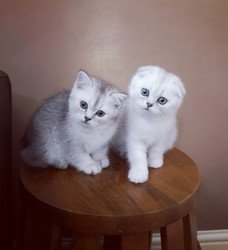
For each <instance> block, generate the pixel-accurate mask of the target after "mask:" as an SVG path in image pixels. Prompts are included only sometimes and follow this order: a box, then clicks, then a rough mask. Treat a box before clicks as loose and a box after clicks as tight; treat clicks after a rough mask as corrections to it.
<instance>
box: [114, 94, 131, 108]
mask: <svg viewBox="0 0 228 250" xmlns="http://www.w3.org/2000/svg"><path fill="white" fill-rule="evenodd" d="M111 97H112V99H113V101H114V103H115V105H116V107H119V106H120V105H121V104H122V103H123V102H124V101H125V100H126V99H127V95H126V94H124V93H121V92H116V93H113V94H111Z"/></svg>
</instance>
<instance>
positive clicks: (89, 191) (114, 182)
mask: <svg viewBox="0 0 228 250" xmlns="http://www.w3.org/2000/svg"><path fill="white" fill-rule="evenodd" d="M110 159H111V166H110V167H109V168H107V169H104V170H103V171H102V173H101V174H98V175H95V176H92V175H85V174H83V173H81V172H78V171H76V170H75V169H71V168H68V169H67V170H57V169H53V168H48V169H47V168H46V169H45V168H32V167H29V166H22V168H21V184H22V185H21V186H22V195H23V200H24V204H25V208H26V209H24V211H25V216H24V218H26V222H25V223H24V230H23V237H22V238H23V239H24V243H23V246H24V247H22V248H23V249H29V250H31V249H33V250H34V249H39V250H41V249H42V250H44V249H61V248H59V245H58V244H57V243H56V242H57V241H56V238H57V235H58V232H59V228H64V229H67V230H70V231H71V232H74V233H75V237H74V238H73V242H72V244H71V249H82V250H93V249H94V250H98V249H105V250H112V249H113V250H114V249H122V250H144V249H147V250H148V249H150V247H151V232H152V231H154V230H156V229H158V230H160V232H161V241H162V249H163V250H164V249H168V250H170V249H172V250H179V249H180V250H181V249H182V250H190V249H191V250H193V249H194V250H195V249H200V246H199V244H198V241H197V228H196V217H195V203H196V191H197V189H198V187H199V183H200V178H199V171H198V169H197V167H196V165H195V164H194V162H193V161H192V160H191V159H190V158H189V157H188V156H187V155H185V154H184V153H183V152H181V151H179V150H177V149H174V150H172V151H170V152H168V153H167V154H166V156H165V163H164V166H163V167H162V168H160V169H150V176H149V180H148V181H147V182H146V183H143V184H133V183H130V182H129V181H128V179H127V171H128V166H127V164H126V162H125V161H124V160H122V159H121V158H119V157H118V156H117V155H114V154H111V155H110ZM54 225H56V226H58V227H56V226H54ZM53 226H54V227H53ZM31 227H33V229H31ZM26 228H27V229H26ZM28 228H29V229H28ZM49 229H51V230H49ZM48 230H49V231H48ZM48 232H49V233H48ZM53 232H54V233H53ZM48 241H49V244H46V243H47V242H48ZM44 242H46V243H45V244H46V245H45V244H44ZM42 244H43V245H42Z"/></svg>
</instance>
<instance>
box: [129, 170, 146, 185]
mask: <svg viewBox="0 0 228 250" xmlns="http://www.w3.org/2000/svg"><path fill="white" fill-rule="evenodd" d="M148 175H149V172H148V169H134V168H131V169H130V170H129V172H128V179H129V180H130V181H131V182H134V183H143V182H145V181H147V180H148Z"/></svg>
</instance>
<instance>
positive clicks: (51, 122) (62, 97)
mask: <svg viewBox="0 0 228 250" xmlns="http://www.w3.org/2000/svg"><path fill="white" fill-rule="evenodd" d="M69 96H70V91H62V92H60V93H58V94H56V95H54V96H52V97H50V98H48V99H47V100H46V101H45V102H44V104H43V105H42V106H41V107H40V108H39V109H38V110H37V111H36V113H35V114H34V115H33V117H32V119H31V121H30V122H29V125H28V127H27V129H26V133H25V136H24V138H23V143H24V146H25V147H27V146H30V145H31V144H32V143H34V142H35V141H37V140H38V139H40V135H43V136H44V137H45V136H47V137H48V136H50V132H52V131H53V129H54V128H58V127H59V126H61V125H62V123H64V122H65V121H66V116H67V113H68V100H69Z"/></svg>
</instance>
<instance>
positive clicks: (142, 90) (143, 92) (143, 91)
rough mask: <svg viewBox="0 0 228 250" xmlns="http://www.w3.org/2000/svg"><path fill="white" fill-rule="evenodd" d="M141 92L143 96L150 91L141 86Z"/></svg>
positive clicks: (147, 94)
mask: <svg viewBox="0 0 228 250" xmlns="http://www.w3.org/2000/svg"><path fill="white" fill-rule="evenodd" d="M141 94H142V95H143V96H149V94H150V91H149V90H148V89H145V88H142V89H141Z"/></svg>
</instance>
